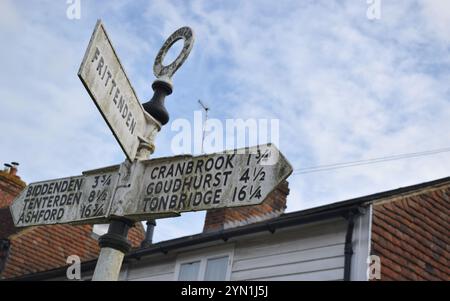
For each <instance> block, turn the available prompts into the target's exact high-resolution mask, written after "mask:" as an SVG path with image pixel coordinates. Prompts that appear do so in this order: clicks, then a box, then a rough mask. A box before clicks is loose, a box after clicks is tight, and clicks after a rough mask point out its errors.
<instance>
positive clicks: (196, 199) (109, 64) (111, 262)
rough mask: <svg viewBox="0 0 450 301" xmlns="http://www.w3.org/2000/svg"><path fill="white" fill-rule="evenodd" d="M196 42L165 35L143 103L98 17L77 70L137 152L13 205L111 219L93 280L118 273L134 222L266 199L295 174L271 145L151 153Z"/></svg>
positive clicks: (184, 33)
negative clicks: (176, 47)
mask: <svg viewBox="0 0 450 301" xmlns="http://www.w3.org/2000/svg"><path fill="white" fill-rule="evenodd" d="M180 39H183V40H184V46H183V49H182V51H181V53H180V54H179V56H178V57H177V58H176V59H175V61H174V62H172V63H171V64H169V65H167V66H164V65H162V62H163V60H164V57H165V55H166V54H167V52H168V50H169V48H170V47H171V46H172V45H173V44H174V43H175V42H176V41H178V40H180ZM193 42H194V35H193V32H192V30H191V29H190V28H189V27H182V28H179V29H178V30H176V31H175V32H174V33H173V34H172V35H171V36H170V37H169V38H168V39H167V40H166V42H165V43H164V45H163V47H162V48H161V50H160V51H159V53H158V55H157V57H156V59H155V64H154V74H155V75H156V77H157V80H156V81H154V82H153V85H152V88H153V89H154V95H153V98H152V99H151V100H150V101H149V102H147V103H146V104H144V105H141V104H140V102H139V100H138V98H137V96H136V93H135V92H134V89H133V87H132V86H131V84H130V81H129V80H128V77H127V75H126V73H125V71H124V69H123V67H122V64H121V63H120V60H119V58H118V57H117V55H116V53H115V51H114V48H113V46H112V44H111V41H110V39H109V38H108V35H107V33H106V31H105V28H104V27H103V24H102V22H101V21H98V22H97V24H96V26H95V30H94V33H93V34H92V37H91V40H90V42H89V46H88V48H87V51H86V53H85V55H84V58H83V61H82V63H81V66H80V69H79V72H78V76H79V78H80V79H81V81H82V82H83V84H84V86H85V88H86V89H87V91H88V92H89V95H90V96H91V98H92V100H93V101H94V103H95V104H96V106H97V108H98V109H99V111H100V113H101V114H102V116H103V118H104V120H105V121H106V123H107V124H108V126H109V127H110V129H111V131H112V132H113V134H114V136H115V137H116V139H117V141H118V142H119V144H120V146H121V147H122V149H123V151H124V152H125V154H126V156H127V158H128V160H125V162H124V163H122V164H121V165H116V166H111V167H106V168H101V169H97V170H91V171H86V172H83V175H81V176H76V177H69V178H62V179H56V180H49V181H43V182H37V183H32V184H30V185H28V186H27V187H26V188H25V190H24V191H23V192H22V193H21V194H20V195H19V196H18V197H17V198H16V199H15V200H14V202H13V204H12V205H11V213H12V216H13V220H14V223H15V225H16V226H17V227H26V226H35V225H51V224H85V223H88V224H94V223H105V222H110V226H109V229H108V233H106V234H105V235H103V236H101V237H100V238H99V245H100V247H101V251H100V255H99V258H98V262H97V265H96V268H95V271H94V275H93V280H117V279H118V275H119V272H120V268H121V265H122V260H123V257H124V255H125V253H126V252H128V251H129V249H130V247H131V245H130V243H129V242H128V240H127V233H128V230H129V228H130V227H131V226H132V225H133V223H134V222H135V221H142V220H148V219H156V218H164V217H173V216H179V215H180V213H181V212H187V211H199V210H208V209H215V208H229V207H240V206H249V205H257V204H260V203H262V202H263V201H264V199H265V198H266V197H267V195H268V194H269V193H270V192H272V191H273V190H274V189H275V188H276V187H277V186H278V184H280V183H281V182H282V181H284V180H285V179H286V178H287V177H288V176H289V175H290V174H291V173H292V166H291V165H290V164H289V162H288V161H287V160H286V158H285V157H284V156H283V155H282V154H281V153H280V151H279V150H278V149H277V148H276V147H275V146H274V145H272V144H265V145H259V146H255V147H251V148H243V149H237V150H231V151H227V152H223V153H216V154H210V155H202V156H196V157H193V156H187V155H183V156H175V157H167V158H159V159H154V160H147V158H148V156H149V155H150V154H151V153H153V150H154V145H153V143H154V139H155V136H156V134H157V133H158V132H159V130H160V129H161V125H162V124H166V123H167V122H168V120H169V116H168V113H167V110H166V109H165V107H164V98H165V96H167V95H170V94H171V93H172V81H171V77H172V76H173V74H174V73H175V72H176V71H177V70H178V68H179V67H180V66H181V65H182V64H183V62H184V61H185V60H186V58H187V57H188V55H189V53H190V51H191V49H192V46H193ZM150 114H151V115H150ZM152 116H154V117H152Z"/></svg>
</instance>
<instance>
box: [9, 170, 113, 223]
mask: <svg viewBox="0 0 450 301" xmlns="http://www.w3.org/2000/svg"><path fill="white" fill-rule="evenodd" d="M117 180H118V173H117V172H104V173H97V174H90V175H83V176H76V177H69V178H62V179H56V180H49V181H42V182H36V183H31V184H29V185H28V186H27V187H26V188H25V189H24V190H23V191H22V193H21V194H20V195H19V196H18V197H17V198H16V199H15V200H14V202H13V204H12V205H11V207H10V209H11V214H12V216H13V220H14V223H15V225H16V227H27V226H33V225H50V224H64V223H74V222H77V223H95V222H101V221H104V219H105V218H106V215H107V211H108V209H109V206H110V202H111V199H112V196H113V192H114V188H115V186H116V183H117Z"/></svg>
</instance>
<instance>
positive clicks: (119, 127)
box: [78, 20, 161, 162]
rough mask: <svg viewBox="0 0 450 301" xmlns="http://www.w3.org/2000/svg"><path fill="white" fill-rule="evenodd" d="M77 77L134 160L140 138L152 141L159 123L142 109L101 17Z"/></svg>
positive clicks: (125, 151) (127, 153)
mask: <svg viewBox="0 0 450 301" xmlns="http://www.w3.org/2000/svg"><path fill="white" fill-rule="evenodd" d="M78 77H79V78H80V79H81V81H82V82H83V85H84V86H85V88H86V90H87V91H88V92H89V95H90V96H91V98H92V100H93V101H94V103H95V105H96V106H97V108H98V110H99V111H100V113H101V114H102V116H103V118H104V119H105V121H106V123H107V124H108V126H109V128H110V129H111V131H112V132H113V134H114V137H115V138H116V140H117V141H118V142H119V144H120V146H121V147H122V150H123V151H124V153H125V154H126V156H127V158H128V159H129V160H130V161H131V162H133V160H134V159H135V158H136V154H137V151H138V148H139V145H140V143H141V141H143V142H147V143H149V142H150V141H153V139H154V137H155V135H156V134H157V132H158V131H159V130H160V129H161V125H160V123H159V122H158V121H156V120H155V119H154V118H153V117H152V116H151V115H149V114H147V113H146V112H145V111H144V110H143V108H142V105H141V103H140V102H139V100H138V98H137V96H136V93H135V91H134V89H133V86H132V85H131V83H130V81H129V79H128V77H127V75H126V73H125V71H124V68H123V66H122V64H121V63H120V60H119V58H118V57H117V55H116V51H115V50H114V47H113V46H112V43H111V41H110V39H109V37H108V34H107V33H106V30H105V28H104V26H103V24H102V22H101V21H100V20H99V21H97V24H96V26H95V30H94V33H93V34H92V37H91V40H90V41H89V45H88V48H87V50H86V53H85V55H84V58H83V61H82V63H81V66H80V69H79V71H78Z"/></svg>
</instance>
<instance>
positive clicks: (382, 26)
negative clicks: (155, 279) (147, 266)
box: [0, 0, 450, 241]
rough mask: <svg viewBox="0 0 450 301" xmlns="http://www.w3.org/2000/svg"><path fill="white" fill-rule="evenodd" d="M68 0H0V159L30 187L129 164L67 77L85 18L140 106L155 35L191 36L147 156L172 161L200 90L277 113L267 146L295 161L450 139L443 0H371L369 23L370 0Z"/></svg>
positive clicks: (168, 234)
mask: <svg viewBox="0 0 450 301" xmlns="http://www.w3.org/2000/svg"><path fill="white" fill-rule="evenodd" d="M72 2H73V0H69V1H66V0H51V1H50V0H48V1H45V0H42V1H25V0H14V1H12V0H0V40H1V41H2V43H1V47H0V66H1V67H2V68H1V71H0V108H1V110H0V112H1V118H0V128H1V129H2V130H1V131H0V159H1V160H2V161H3V162H2V163H4V162H5V163H7V162H11V161H17V162H19V163H20V167H19V175H20V176H21V177H22V178H23V180H25V181H26V182H27V183H31V182H35V181H40V180H46V179H54V178H60V177H66V176H72V175H79V174H81V172H82V171H84V170H89V169H94V168H99V167H103V166H109V165H113V164H118V163H121V162H123V161H124V159H125V156H124V154H123V152H122V150H121V149H120V147H119V145H118V144H117V142H116V140H115V139H114V138H113V136H112V134H111V132H110V131H109V128H108V127H107V125H106V124H105V122H104V120H103V119H102V118H101V116H100V114H99V113H98V111H97V109H96V108H95V106H94V104H93V102H92V100H91V99H90V97H89V95H88V93H87V92H86V90H85V88H84V87H83V85H82V83H81V82H80V80H79V79H78V77H77V71H78V68H79V66H80V64H81V61H82V58H83V55H84V53H85V50H86V47H87V45H88V42H89V38H90V36H91V34H92V31H93V29H94V25H95V23H96V20H97V19H102V21H103V23H104V25H105V27H106V29H107V31H108V34H109V36H110V38H111V40H112V43H113V45H114V47H115V49H116V52H117V54H118V56H119V57H120V59H121V61H122V64H123V66H124V69H125V70H126V72H127V74H128V77H129V78H130V81H131V83H132V84H133V86H134V89H135V90H136V93H137V95H138V98H139V99H140V101H141V102H146V101H148V100H149V99H150V98H151V96H152V94H153V93H152V89H151V83H152V82H153V80H154V79H155V77H154V75H153V72H152V66H153V61H154V58H155V56H156V54H157V52H158V51H159V49H160V47H161V46H162V44H163V43H164V41H165V39H166V38H167V37H169V35H170V34H171V33H172V32H174V31H175V30H176V29H178V28H179V27H182V26H190V27H191V28H192V29H193V30H194V32H195V44H194V47H193V50H192V52H191V54H190V56H189V58H188V59H187V60H186V62H185V64H184V65H183V66H182V67H181V68H180V69H179V70H178V72H177V73H176V74H175V76H174V78H173V83H174V92H173V94H172V95H170V96H169V97H168V98H167V100H166V107H167V110H168V111H169V113H170V118H171V121H170V122H169V124H168V125H166V126H165V127H163V128H162V130H161V132H160V133H159V134H158V137H157V139H156V142H155V144H156V151H155V153H154V154H153V155H152V158H156V157H163V156H172V155H175V154H174V153H173V152H172V150H171V147H170V145H171V141H172V138H173V137H174V136H175V135H176V134H177V132H176V131H174V130H173V129H172V128H171V122H173V121H174V120H177V119H179V118H185V119H188V120H190V121H192V120H193V116H194V111H196V110H200V106H199V104H198V103H197V100H198V99H201V100H202V101H203V102H205V103H207V104H208V105H209V107H210V114H209V116H210V118H215V119H219V120H221V121H223V122H225V120H226V119H237V118H241V119H250V118H251V119H256V120H259V119H277V120H279V125H280V129H279V132H280V133H279V143H278V145H277V146H278V147H279V148H280V150H281V151H282V152H283V154H284V155H285V156H286V157H287V158H288V160H289V161H290V163H291V164H292V165H293V167H294V169H301V168H306V167H311V166H318V165H324V164H333V163H339V162H347V161H355V160H364V159H369V158H377V157H382V156H388V155H395V154H403V153H413V152H421V151H427V150H434V149H440V148H445V147H450V139H449V138H450V135H449V133H450V122H449V120H450V85H449V83H450V56H449V51H450V2H449V1H447V0H423V1H413V0H396V1H388V0H380V1H379V2H378V3H379V4H380V6H379V7H380V8H381V10H380V11H379V12H380V14H379V15H377V18H375V19H373V18H372V19H369V18H368V14H367V12H368V9H369V8H370V6H371V4H368V3H367V1H366V0H351V1H350V0H349V1H342V0H339V1H332V0H322V1H320V0H318V1H310V0H293V1H265V0H246V1H242V0H240V1H235V0H229V1H167V0H164V1H159V0H152V1H114V0H112V1H107V2H106V1H94V0H90V1H88V0H80V8H81V10H80V18H79V19H69V18H68V17H67V9H68V7H69V5H70V3H72ZM369 2H371V1H369ZM376 2H377V1H376ZM371 3H372V2H371ZM175 46H176V45H175ZM176 49H177V47H174V50H173V53H175V54H173V53H172V52H171V53H169V58H170V56H171V55H172V57H175V56H176ZM178 49H179V47H178ZM169 58H168V59H169ZM199 138H200V137H194V139H199ZM242 146H245V145H237V147H242ZM449 170H450V154H449V153H442V154H437V155H434V156H427V157H421V158H414V159H406V160H398V161H391V162H385V163H380V164H374V165H364V166H358V167H352V168H345V169H338V170H332V171H328V172H320V173H311V174H303V175H302V174H297V175H293V176H291V177H290V178H289V179H288V181H289V186H290V194H289V196H288V202H287V212H292V211H296V210H301V209H306V208H311V207H315V206H320V205H324V204H328V203H333V202H337V201H342V200H345V199H349V198H353V197H358V196H363V195H367V194H371V193H376V192H381V191H385V190H389V189H394V188H398V187H402V186H408V185H413V184H418V183H422V182H425V181H429V180H434V179H438V178H443V177H446V176H449ZM204 216H205V213H204V212H198V213H185V214H182V216H181V217H177V218H170V219H165V220H158V221H157V223H158V225H157V227H156V229H155V241H161V240H166V239H171V238H175V237H180V236H184V235H190V234H194V233H199V232H201V231H202V227H203V222H204Z"/></svg>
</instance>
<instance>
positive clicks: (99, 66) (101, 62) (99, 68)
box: [97, 57, 105, 75]
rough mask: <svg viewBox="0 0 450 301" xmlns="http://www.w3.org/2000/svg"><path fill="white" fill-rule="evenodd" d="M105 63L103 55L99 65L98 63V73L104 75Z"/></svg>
mask: <svg viewBox="0 0 450 301" xmlns="http://www.w3.org/2000/svg"><path fill="white" fill-rule="evenodd" d="M104 64H105V62H104V61H103V57H100V60H99V61H98V65H97V71H98V75H102V68H103V65H104Z"/></svg>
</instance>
